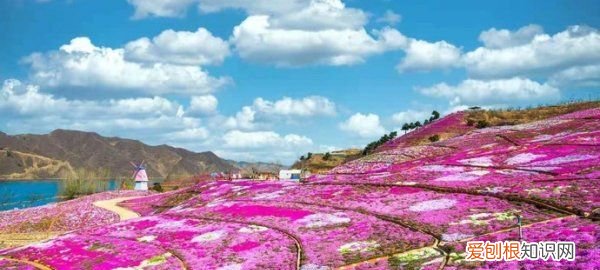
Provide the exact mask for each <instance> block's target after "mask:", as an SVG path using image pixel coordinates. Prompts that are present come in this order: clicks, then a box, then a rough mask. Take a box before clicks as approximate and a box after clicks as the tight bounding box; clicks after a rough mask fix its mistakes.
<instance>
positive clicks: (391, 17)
mask: <svg viewBox="0 0 600 270" xmlns="http://www.w3.org/2000/svg"><path fill="white" fill-rule="evenodd" d="M401 20H402V16H400V14H397V13H395V12H394V11H393V10H389V9H388V10H386V11H385V13H384V14H383V16H381V18H378V19H377V22H380V23H386V24H389V25H395V24H398V23H399V22H400V21H401Z"/></svg>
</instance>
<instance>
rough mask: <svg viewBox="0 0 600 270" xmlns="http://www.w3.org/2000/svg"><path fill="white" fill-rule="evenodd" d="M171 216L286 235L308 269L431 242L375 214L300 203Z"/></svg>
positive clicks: (231, 204)
mask: <svg viewBox="0 0 600 270" xmlns="http://www.w3.org/2000/svg"><path fill="white" fill-rule="evenodd" d="M171 214H176V215H183V216H191V217H197V218H210V219H216V220H227V221H235V222H244V223H251V224H256V225H259V226H264V227H269V228H276V229H279V230H282V231H286V232H288V233H290V234H291V235H294V236H295V237H296V238H297V239H299V241H300V242H301V244H302V248H303V250H304V257H303V258H304V259H303V264H307V265H319V266H342V265H345V264H351V263H354V262H358V261H362V260H366V259H369V258H372V257H377V256H381V255H385V254H392V253H399V252H402V251H406V250H410V249H414V248H418V247H421V246H426V245H429V244H431V243H433V238H432V237H430V236H428V235H425V234H422V233H420V232H416V231H412V230H409V229H407V228H404V227H402V226H400V225H397V224H394V223H392V222H388V221H384V220H380V219H378V218H376V217H374V216H369V215H363V214H360V213H357V212H353V211H343V210H339V209H334V208H329V207H320V206H315V205H305V204H298V203H282V202H277V203H274V202H265V201H261V202H247V201H245V202H244V201H227V202H223V203H220V204H215V205H211V206H207V207H202V208H192V209H182V210H180V211H177V212H176V213H175V211H173V212H172V213H171Z"/></svg>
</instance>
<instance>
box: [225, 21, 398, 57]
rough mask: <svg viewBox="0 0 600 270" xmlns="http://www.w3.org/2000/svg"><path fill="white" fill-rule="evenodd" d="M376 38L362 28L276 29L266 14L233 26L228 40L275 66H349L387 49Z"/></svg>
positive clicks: (242, 51)
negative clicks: (231, 34) (231, 35)
mask: <svg viewBox="0 0 600 270" xmlns="http://www.w3.org/2000/svg"><path fill="white" fill-rule="evenodd" d="M383 33H384V34H387V33H386V32H383ZM390 36H391V35H390ZM379 37H380V39H378V40H376V39H374V38H373V37H372V36H370V35H369V34H368V33H367V32H366V31H365V30H364V29H362V28H361V29H342V30H338V29H325V30H314V31H312V30H311V31H309V30H299V29H285V28H276V27H273V25H272V22H271V19H270V18H269V16H250V17H248V18H247V19H246V20H244V21H243V22H242V23H241V24H240V25H238V26H236V27H235V29H234V31H233V37H232V38H231V42H232V43H233V44H234V45H235V49H236V51H237V52H238V54H239V55H240V56H241V57H242V58H244V59H247V60H250V61H256V62H262V63H270V64H275V65H278V66H301V65H311V64H325V65H352V64H357V63H362V62H364V61H365V59H366V57H368V56H370V55H373V54H378V53H382V52H384V51H385V50H386V49H388V47H387V46H389V44H388V43H386V40H385V39H383V36H382V35H380V36H379Z"/></svg>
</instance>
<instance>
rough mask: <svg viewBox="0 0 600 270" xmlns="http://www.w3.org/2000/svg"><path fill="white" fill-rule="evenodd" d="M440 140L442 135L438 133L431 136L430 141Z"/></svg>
mask: <svg viewBox="0 0 600 270" xmlns="http://www.w3.org/2000/svg"><path fill="white" fill-rule="evenodd" d="M439 140H440V135H437V134H435V135H433V136H430V137H429V141H430V142H437V141H439Z"/></svg>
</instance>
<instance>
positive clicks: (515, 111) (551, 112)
mask: <svg viewBox="0 0 600 270" xmlns="http://www.w3.org/2000/svg"><path fill="white" fill-rule="evenodd" d="M598 107H600V101H587V102H569V103H563V104H558V105H550V106H540V107H535V108H525V109H520V108H508V109H497V110H471V111H470V112H469V113H468V115H467V117H466V119H467V123H475V124H476V125H477V126H478V127H479V126H480V125H482V127H484V126H483V123H485V125H486V126H507V125H518V124H526V123H530V122H533V121H539V120H544V119H548V118H550V117H554V116H559V115H563V114H567V113H572V112H576V111H580V110H585V109H592V108H598ZM480 123H481V124H480ZM482 127H481V128H482Z"/></svg>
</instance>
